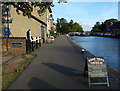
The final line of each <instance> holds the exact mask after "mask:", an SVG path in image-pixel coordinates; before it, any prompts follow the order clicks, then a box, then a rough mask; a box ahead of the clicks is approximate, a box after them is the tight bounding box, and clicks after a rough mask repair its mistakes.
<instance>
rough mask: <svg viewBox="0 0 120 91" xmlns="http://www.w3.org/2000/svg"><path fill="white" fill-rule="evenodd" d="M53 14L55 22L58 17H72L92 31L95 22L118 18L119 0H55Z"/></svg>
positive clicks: (84, 28)
mask: <svg viewBox="0 0 120 91" xmlns="http://www.w3.org/2000/svg"><path fill="white" fill-rule="evenodd" d="M54 5H55V6H54V7H52V14H53V18H54V22H56V20H57V18H65V19H66V20H67V21H68V22H69V21H70V20H71V19H72V20H73V21H74V22H78V23H79V24H80V25H81V26H82V27H83V30H84V31H91V29H92V27H93V26H94V24H95V23H96V22H97V21H99V22H104V21H105V20H107V19H111V18H114V19H118V2H69V1H68V2H67V3H61V4H59V3H57V2H54Z"/></svg>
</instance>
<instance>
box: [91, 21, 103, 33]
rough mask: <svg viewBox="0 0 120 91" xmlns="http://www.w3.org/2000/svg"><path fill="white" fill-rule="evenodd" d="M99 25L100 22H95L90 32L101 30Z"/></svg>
mask: <svg viewBox="0 0 120 91" xmlns="http://www.w3.org/2000/svg"><path fill="white" fill-rule="evenodd" d="M100 26H101V24H100V22H96V24H95V25H94V27H93V28H92V32H101V29H100Z"/></svg>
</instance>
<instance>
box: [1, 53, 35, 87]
mask: <svg viewBox="0 0 120 91" xmlns="http://www.w3.org/2000/svg"><path fill="white" fill-rule="evenodd" d="M36 56H37V55H36V54H33V53H29V54H26V53H23V54H20V55H19V56H18V57H16V58H15V59H13V60H11V61H10V62H8V63H6V64H4V65H3V66H2V88H3V89H5V88H6V87H7V86H8V85H9V84H10V83H11V82H13V81H14V80H15V79H16V78H17V77H18V76H19V75H20V73H21V72H22V71H23V70H24V68H25V67H26V66H27V65H28V64H30V63H31V62H32V61H33V59H35V57H36Z"/></svg>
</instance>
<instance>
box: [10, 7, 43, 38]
mask: <svg viewBox="0 0 120 91" xmlns="http://www.w3.org/2000/svg"><path fill="white" fill-rule="evenodd" d="M10 13H11V18H13V22H12V23H11V24H10V30H11V33H12V35H13V36H14V37H26V32H27V31H28V30H29V29H30V30H31V36H33V37H40V34H41V33H40V29H41V27H40V26H41V24H40V23H39V22H37V21H36V20H34V19H32V18H28V17H27V16H23V15H22V12H20V15H18V14H17V13H16V10H15V8H13V7H11V11H10Z"/></svg>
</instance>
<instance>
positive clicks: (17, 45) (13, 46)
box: [11, 42, 23, 48]
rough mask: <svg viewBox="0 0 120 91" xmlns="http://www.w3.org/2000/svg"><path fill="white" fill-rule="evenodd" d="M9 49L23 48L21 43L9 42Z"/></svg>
mask: <svg viewBox="0 0 120 91" xmlns="http://www.w3.org/2000/svg"><path fill="white" fill-rule="evenodd" d="M11 47H12V48H21V47H23V43H22V42H11Z"/></svg>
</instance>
